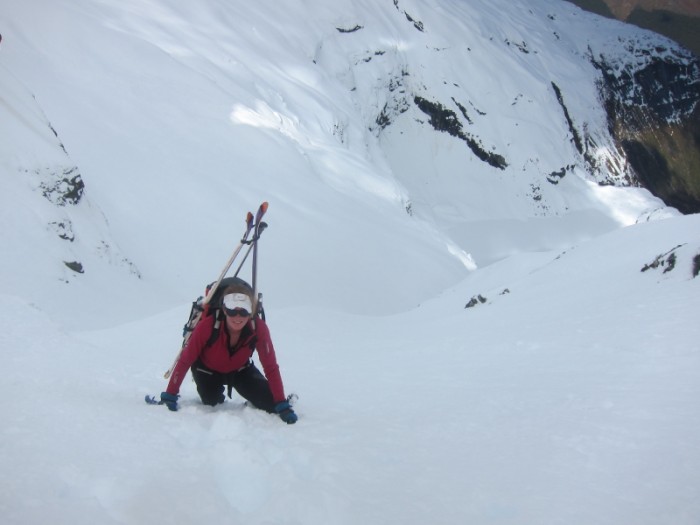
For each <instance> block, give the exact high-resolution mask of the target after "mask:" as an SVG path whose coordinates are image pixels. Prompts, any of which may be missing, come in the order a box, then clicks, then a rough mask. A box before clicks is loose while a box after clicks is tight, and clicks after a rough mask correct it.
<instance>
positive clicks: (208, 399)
mask: <svg viewBox="0 0 700 525" xmlns="http://www.w3.org/2000/svg"><path fill="white" fill-rule="evenodd" d="M199 397H200V399H201V400H202V404H204V405H208V406H211V407H214V406H216V405H220V404H221V403H223V402H224V401H225V400H226V396H224V393H223V392H221V393H220V394H213V395H212V394H208V395H207V394H202V393H201V392H200V394H199Z"/></svg>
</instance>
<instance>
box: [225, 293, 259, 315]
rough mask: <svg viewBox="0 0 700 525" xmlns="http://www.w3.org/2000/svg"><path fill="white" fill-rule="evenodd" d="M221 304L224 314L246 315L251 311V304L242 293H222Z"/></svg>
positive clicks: (248, 298)
mask: <svg viewBox="0 0 700 525" xmlns="http://www.w3.org/2000/svg"><path fill="white" fill-rule="evenodd" d="M222 303H223V306H224V311H225V312H226V315H228V316H230V317H235V316H237V315H240V316H241V317H248V316H249V315H250V312H252V311H253V304H252V303H251V301H250V297H248V296H247V295H246V294H244V293H229V294H226V295H224V298H223V301H222Z"/></svg>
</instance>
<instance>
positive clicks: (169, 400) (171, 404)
mask: <svg viewBox="0 0 700 525" xmlns="http://www.w3.org/2000/svg"><path fill="white" fill-rule="evenodd" d="M179 397H180V396H179V395H176V394H168V393H167V392H161V393H160V402H161V403H163V404H164V405H165V406H167V407H168V410H172V411H173V412H177V409H178V406H177V400H178V398H179Z"/></svg>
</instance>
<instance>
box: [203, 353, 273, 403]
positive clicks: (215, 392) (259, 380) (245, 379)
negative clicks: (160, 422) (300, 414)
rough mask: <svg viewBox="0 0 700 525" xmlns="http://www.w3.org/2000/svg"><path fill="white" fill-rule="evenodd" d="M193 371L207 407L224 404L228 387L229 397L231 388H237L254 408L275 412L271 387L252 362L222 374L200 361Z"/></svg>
mask: <svg viewBox="0 0 700 525" xmlns="http://www.w3.org/2000/svg"><path fill="white" fill-rule="evenodd" d="M191 371H192V377H193V378H194V382H195V384H196V385H197V392H198V393H199V397H200V398H201V399H202V403H204V404H205V405H210V406H215V405H218V404H219V403H223V402H224V400H225V399H226V397H225V396H224V387H225V386H226V385H228V387H229V389H228V395H229V397H231V388H235V389H236V392H238V393H239V394H240V396H241V397H242V398H244V399H246V400H247V401H248V402H250V403H251V404H252V405H253V406H254V407H256V408H259V409H261V410H265V411H266V412H274V411H275V402H274V400H273V399H272V391H271V390H270V385H269V383H268V382H267V379H266V378H265V376H264V375H263V374H262V372H260V370H258V369H257V368H256V367H255V365H254V364H253V363H252V362H250V363H249V364H248V365H247V366H245V367H244V368H242V369H240V370H237V371H235V372H230V373H228V374H222V373H221V372H215V371H214V370H209V369H208V368H207V367H206V366H204V365H203V364H202V363H201V362H200V361H197V362H196V363H195V364H193V365H192V368H191Z"/></svg>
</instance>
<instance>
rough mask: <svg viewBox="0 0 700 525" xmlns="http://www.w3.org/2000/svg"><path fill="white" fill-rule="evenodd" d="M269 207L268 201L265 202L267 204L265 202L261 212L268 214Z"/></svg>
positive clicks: (261, 206)
mask: <svg viewBox="0 0 700 525" xmlns="http://www.w3.org/2000/svg"><path fill="white" fill-rule="evenodd" d="M268 206H269V204H268V203H267V201H265V202H263V203H262V204H261V205H260V210H261V211H262V212H263V213H266V212H267V207H268Z"/></svg>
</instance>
